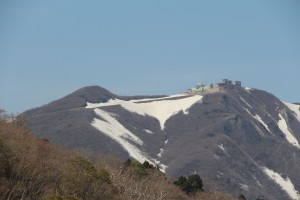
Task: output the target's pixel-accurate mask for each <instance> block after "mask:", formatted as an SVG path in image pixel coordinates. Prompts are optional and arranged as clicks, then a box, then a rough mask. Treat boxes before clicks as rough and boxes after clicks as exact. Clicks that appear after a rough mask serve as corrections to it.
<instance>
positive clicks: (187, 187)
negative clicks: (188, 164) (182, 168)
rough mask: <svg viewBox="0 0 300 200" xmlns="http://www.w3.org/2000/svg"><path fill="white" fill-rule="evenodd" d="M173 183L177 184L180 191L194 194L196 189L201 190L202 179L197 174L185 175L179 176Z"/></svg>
mask: <svg viewBox="0 0 300 200" xmlns="http://www.w3.org/2000/svg"><path fill="white" fill-rule="evenodd" d="M174 184H175V185H177V186H179V187H180V188H181V190H182V191H184V192H185V193H187V194H194V193H196V192H198V191H203V183H202V179H201V178H200V176H199V175H198V174H193V175H190V176H188V177H187V178H186V177H183V176H180V177H179V178H178V180H177V181H174Z"/></svg>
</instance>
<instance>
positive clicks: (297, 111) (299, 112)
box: [282, 102, 300, 122]
mask: <svg viewBox="0 0 300 200" xmlns="http://www.w3.org/2000/svg"><path fill="white" fill-rule="evenodd" d="M282 103H284V104H285V105H286V106H287V107H288V108H289V109H290V110H291V111H293V112H294V115H295V117H296V118H297V119H298V121H299V122H300V105H297V104H292V103H287V102H282Z"/></svg>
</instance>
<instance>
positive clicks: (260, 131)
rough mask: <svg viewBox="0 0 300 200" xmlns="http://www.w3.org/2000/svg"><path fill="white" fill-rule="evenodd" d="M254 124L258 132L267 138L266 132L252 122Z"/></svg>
mask: <svg viewBox="0 0 300 200" xmlns="http://www.w3.org/2000/svg"><path fill="white" fill-rule="evenodd" d="M252 124H253V125H254V126H255V128H256V130H257V131H258V133H259V134H260V135H261V136H265V134H264V132H263V131H262V130H261V129H260V128H259V127H258V126H257V125H256V124H255V123H254V122H252Z"/></svg>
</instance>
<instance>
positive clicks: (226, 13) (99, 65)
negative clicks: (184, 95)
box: [0, 0, 300, 112]
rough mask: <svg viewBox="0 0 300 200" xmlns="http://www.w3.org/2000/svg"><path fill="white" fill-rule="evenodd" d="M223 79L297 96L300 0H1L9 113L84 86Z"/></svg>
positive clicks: (177, 85) (160, 88)
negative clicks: (239, 81)
mask: <svg viewBox="0 0 300 200" xmlns="http://www.w3.org/2000/svg"><path fill="white" fill-rule="evenodd" d="M222 78H229V79H232V80H241V81H242V84H243V86H248V87H253V88H258V89H262V90H266V91H268V92H270V93H272V94H274V95H275V96H277V97H279V98H280V99H282V100H284V101H288V102H300V89H299V86H300V1H299V0H280V1H278V0H251V1H245V0H227V1H224V0H219V1H217V0H206V1H201V0H194V1H193V0H188V1H187V0H181V1H177V0H151V1H150V0H149V1H141V0H135V1H133V0H128V1H124V0H119V1H117V0H109V1H101V0H97V1H96V0H95V1H77V0H50V1H49V0H24V1H23V0H22V1H20V0H1V1H0V108H4V109H6V110H7V111H9V112H22V111H24V110H26V109H29V108H33V107H37V106H41V105H43V104H46V103H49V102H50V101H53V100H56V99H58V98H60V97H63V96H65V95H67V94H69V93H70V92H73V91H74V90H77V89H79V88H81V87H84V86H88V85H100V86H102V87H105V88H107V89H108V90H110V91H112V92H113V93H116V94H119V95H138V94H149V95H150V94H174V93H178V92H182V91H184V90H186V89H188V88H190V87H192V86H193V85H195V84H197V83H199V82H202V83H214V82H217V81H219V80H220V79H222Z"/></svg>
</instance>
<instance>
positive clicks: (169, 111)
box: [86, 95, 202, 130]
mask: <svg viewBox="0 0 300 200" xmlns="http://www.w3.org/2000/svg"><path fill="white" fill-rule="evenodd" d="M174 97H181V98H180V99H171V98H174ZM201 99H202V96H201V95H194V96H190V95H174V96H169V97H164V98H158V99H140V100H131V101H124V100H120V99H110V100H109V101H108V102H106V103H89V102H87V106H86V108H101V107H105V106H115V105H120V106H122V107H123V108H125V109H126V110H128V111H131V112H134V113H137V114H140V115H148V116H151V117H154V118H156V119H157V120H158V121H159V123H160V127H161V129H162V130H163V129H164V128H165V122H166V121H167V120H168V119H169V118H170V117H171V116H173V115H175V114H177V113H178V112H180V111H182V112H183V113H184V114H188V109H189V108H190V107H191V106H192V105H194V104H195V103H197V102H200V101H201Z"/></svg>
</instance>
